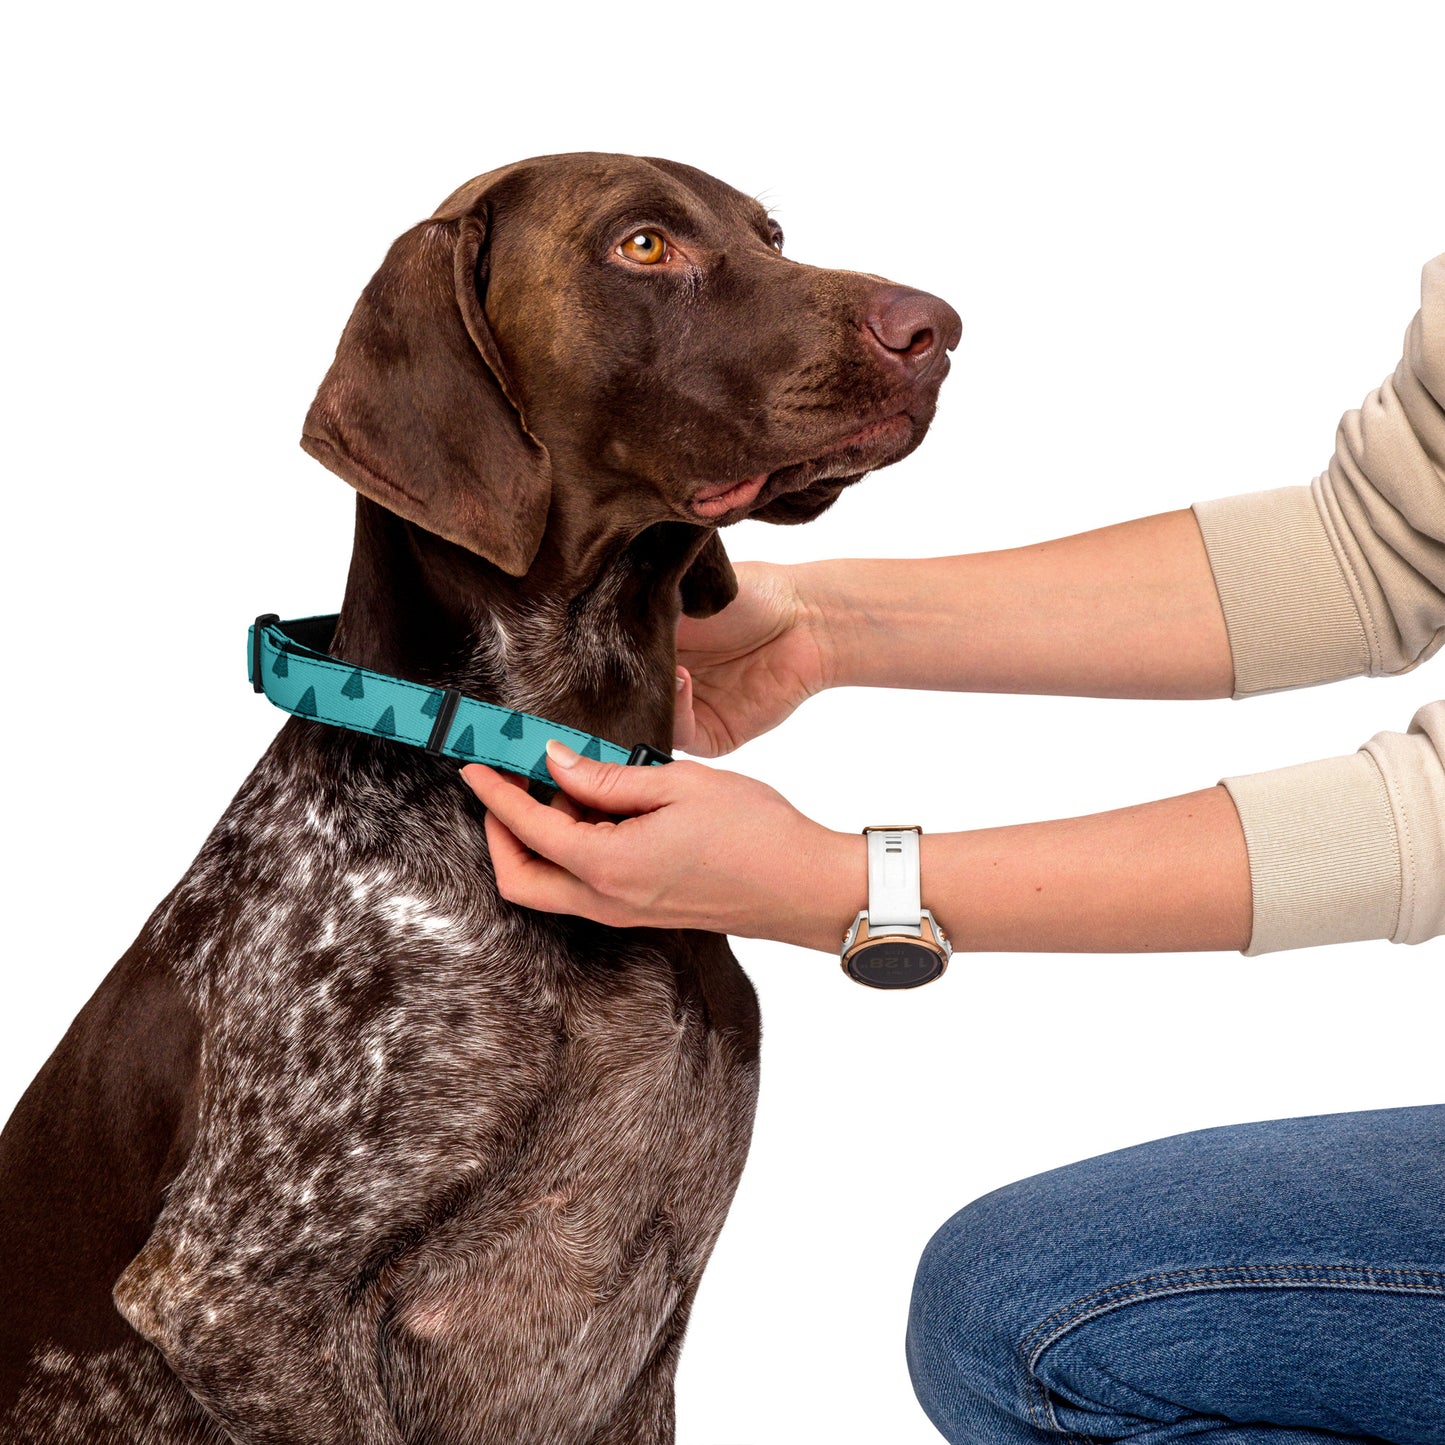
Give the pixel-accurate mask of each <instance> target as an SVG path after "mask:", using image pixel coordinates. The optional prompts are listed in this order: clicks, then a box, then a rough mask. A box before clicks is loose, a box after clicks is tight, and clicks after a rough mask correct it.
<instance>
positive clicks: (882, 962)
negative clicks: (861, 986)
mask: <svg viewBox="0 0 1445 1445" xmlns="http://www.w3.org/2000/svg"><path fill="white" fill-rule="evenodd" d="M946 962H947V961H946V960H945V959H943V958H940V957H939V955H938V954H937V953H935V952H934V951H933V950H932V949H931V948H928V947H926V946H925V945H924V944H921V943H913V942H911V941H910V940H908V939H906V938H889V939H880V940H879V942H877V943H869V944H866V945H865V946H864V947H862V948H860V949H859V950H858V952H857V953H853V954H850V955H849V956H848V958H847V959H845V960H844V964H843V966H844V968H846V969H847V971H848V975H849V977H850V978H855V979H857V980H858V982H859V983H866V984H868V985H869V986H870V987H871V988H917V987H918V985H919V984H921V983H932V982H933V980H934V979H936V978H937V977H939V975H940V974H942V972H943V970H944V967H945V965H946Z"/></svg>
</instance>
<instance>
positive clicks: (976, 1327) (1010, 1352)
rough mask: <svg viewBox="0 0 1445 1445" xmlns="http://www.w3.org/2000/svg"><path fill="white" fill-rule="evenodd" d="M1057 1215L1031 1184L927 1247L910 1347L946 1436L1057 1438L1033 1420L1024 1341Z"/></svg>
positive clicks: (990, 1443) (1002, 1442)
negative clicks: (1039, 1263)
mask: <svg viewBox="0 0 1445 1445" xmlns="http://www.w3.org/2000/svg"><path fill="white" fill-rule="evenodd" d="M1025 1183H1027V1181H1025ZM1036 1203H1037V1204H1038V1205H1041V1206H1042V1205H1044V1204H1045V1201H1036ZM1049 1218H1050V1216H1049V1214H1048V1213H1047V1212H1046V1211H1045V1212H1044V1213H1043V1214H1040V1213H1039V1211H1038V1210H1037V1209H1035V1208H1034V1207H1033V1205H1031V1203H1030V1201H1029V1200H1028V1199H1027V1198H1026V1197H1025V1195H1024V1193H1023V1186H1022V1185H1017V1184H1016V1185H1011V1186H1010V1187H1009V1188H1008V1189H1007V1190H1000V1191H998V1193H997V1194H993V1195H988V1196H986V1197H985V1198H983V1199H978V1200H975V1201H974V1202H973V1203H972V1204H969V1205H967V1206H966V1207H965V1208H963V1209H960V1210H959V1211H958V1213H957V1214H955V1215H954V1216H953V1217H952V1218H951V1219H949V1220H948V1221H947V1222H946V1223H945V1224H944V1225H943V1226H942V1227H941V1228H940V1229H939V1230H938V1231H937V1232H936V1233H935V1234H934V1236H933V1237H932V1239H930V1240H929V1241H928V1244H927V1245H926V1246H925V1247H924V1250H923V1254H922V1257H921V1258H920V1260H919V1263H918V1270H917V1273H916V1275H915V1277H914V1283H913V1296H912V1300H911V1302H910V1305H909V1311H908V1332H907V1338H906V1343H905V1351H906V1354H907V1359H908V1370H909V1375H910V1377H911V1378H912V1381H913V1389H914V1393H915V1394H916V1395H917V1396H918V1402H919V1404H920V1405H922V1407H923V1409H924V1411H925V1413H926V1414H927V1415H928V1417H929V1419H930V1420H932V1421H933V1423H934V1425H935V1426H936V1427H937V1429H938V1430H939V1432H940V1433H941V1434H942V1435H943V1436H944V1437H945V1439H948V1440H950V1441H956V1442H964V1441H967V1442H969V1445H1035V1442H1039V1441H1042V1440H1045V1439H1046V1438H1048V1437H1046V1436H1045V1435H1044V1434H1043V1433H1042V1432H1041V1431H1039V1430H1038V1429H1037V1428H1036V1427H1035V1425H1034V1423H1033V1421H1032V1419H1031V1415H1032V1411H1031V1403H1030V1393H1031V1390H1030V1383H1029V1380H1028V1378H1027V1370H1026V1367H1025V1365H1024V1361H1023V1359H1022V1356H1021V1355H1020V1353H1019V1351H1018V1341H1019V1340H1020V1339H1021V1338H1022V1337H1023V1335H1024V1334H1025V1333H1026V1332H1027V1330H1028V1327H1029V1322H1030V1321H1029V1314H1030V1311H1031V1309H1032V1301H1033V1300H1034V1299H1036V1298H1037V1297H1038V1293H1039V1286H1040V1282H1038V1281H1031V1280H1029V1279H1027V1278H1026V1275H1027V1273H1028V1270H1029V1263H1030V1261H1031V1260H1032V1259H1035V1258H1037V1248H1036V1247H1037V1243H1038V1242H1039V1241H1040V1240H1041V1238H1042V1236H1044V1235H1046V1234H1047V1233H1049ZM1026 1221H1027V1225H1028V1226H1029V1227H1026V1228H1025V1229H1024V1231H1023V1234H1024V1235H1027V1234H1033V1235H1034V1238H1033V1240H1029V1239H1027V1238H1024V1237H1021V1234H1020V1229H1019V1226H1020V1224H1024V1223H1025V1222H1026ZM1052 1438H1053V1440H1054V1441H1055V1442H1056V1441H1057V1438H1058V1437H1057V1436H1056V1435H1055V1436H1053V1437H1052Z"/></svg>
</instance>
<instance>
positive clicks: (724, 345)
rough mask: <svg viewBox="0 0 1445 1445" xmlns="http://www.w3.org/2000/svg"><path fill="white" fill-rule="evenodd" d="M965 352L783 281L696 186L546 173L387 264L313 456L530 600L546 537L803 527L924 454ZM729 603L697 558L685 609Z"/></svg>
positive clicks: (581, 543) (754, 239)
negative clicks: (951, 366) (515, 582)
mask: <svg viewBox="0 0 1445 1445" xmlns="http://www.w3.org/2000/svg"><path fill="white" fill-rule="evenodd" d="M959 331H960V323H959V319H958V316H957V315H956V314H955V312H954V311H953V309H952V308H951V307H950V306H948V305H947V304H946V303H945V302H943V301H940V300H939V299H938V298H937V297H934V296H929V295H927V294H926V293H923V292H919V291H911V290H908V289H906V288H904V287H901V286H897V285H894V284H892V283H890V282H887V281H884V280H882V279H881V278H879V277H877V276H869V275H863V274H859V273H857V272H852V271H832V270H823V269H820V268H817V267H813V266H804V265H800V264H799V263H798V262H796V261H793V260H790V259H789V258H788V257H787V256H786V255H785V254H784V252H783V244H782V232H781V231H780V230H779V228H778V226H777V224H776V223H775V222H774V221H772V220H771V219H770V218H769V216H768V214H767V212H766V210H765V209H764V208H763V207H762V206H761V205H759V204H758V202H756V201H755V200H753V199H751V198H750V197H748V196H745V195H743V194H742V193H741V192H739V191H735V190H733V189H732V188H731V187H729V186H726V185H724V184H723V183H722V182H720V181H717V180H714V179H713V178H712V177H711V176H709V175H706V174H705V173H703V172H702V171H698V170H694V169H693V168H692V167H690V166H684V165H679V164H677V163H676V162H673V161H664V160H653V159H642V158H638V157H634V156H617V155H594V154H579V155H564V156H544V157H541V158H539V159H535V160H530V161H522V162H520V163H518V164H516V165H513V166H509V167H506V168H505V169H503V170H499V171H493V172H491V173H489V174H487V175H483V176H478V177H476V178H475V179H474V180H471V181H468V182H467V183H466V185H464V186H462V187H461V188H460V189H458V190H456V191H454V192H453V193H452V194H451V195H450V196H449V197H448V198H447V199H446V200H445V201H444V202H443V203H442V205H441V206H440V207H439V208H438V209H437V211H436V212H435V213H434V214H433V215H432V217H431V218H430V219H429V220H426V221H423V222H422V223H421V224H419V225H417V226H414V227H412V229H411V230H409V231H407V232H406V233H405V234H404V235H402V236H401V237H399V238H398V239H397V240H396V242H395V243H394V244H393V245H392V247H391V249H390V251H389V252H388V253H387V256H386V259H385V261H384V262H383V263H382V265H381V269H380V270H379V271H377V273H376V275H375V276H374V277H373V278H372V279H371V282H370V283H369V284H368V286H367V287H366V290H365V291H364V292H363V293H362V296H361V299H360V301H358V302H357V305H356V309H355V310H354V311H353V313H352V316H351V319H350V321H349V322H348V323H347V326H346V330H345V332H344V334H343V335H342V338H341V342H340V344H339V346H338V347H337V352H336V360H335V361H334V363H333V364H332V367H331V369H330V371H329V372H328V373H327V375H326V377H325V379H324V380H323V382H322V384H321V387H320V390H319V391H318V392H317V395H316V400H315V401H314V402H313V404H312V406H311V410H310V412H309V413H308V415H307V418H306V424H305V427H304V429H303V435H302V441H301V445H302V446H303V447H304V448H305V449H306V450H307V451H308V452H309V453H310V454H311V455H312V456H314V457H316V458H318V459H319V460H320V461H322V462H323V463H325V465H326V466H328V467H330V468H331V469H332V470H333V471H335V472H337V473H339V474H340V475H341V476H342V477H344V478H345V479H346V480H347V481H348V482H350V483H351V484H352V485H353V486H355V487H357V488H358V489H359V490H360V491H361V492H363V493H364V494H366V495H367V496H368V497H370V498H372V499H373V500H374V501H377V502H379V503H381V504H383V505H384V506H386V507H388V508H390V509H391V510H392V511H394V512H396V513H399V514H400V515H401V516H403V517H406V518H408V519H410V520H411V521H413V522H415V523H417V524H419V525H420V526H422V527H425V528H426V529H427V530H429V531H431V532H434V533H437V534H438V535H440V536H442V537H445V538H448V539H449V540H451V541H452V542H455V543H458V544H460V545H461V546H463V547H465V548H467V549H468V550H470V551H472V552H474V553H476V554H478V555H479V556H481V557H483V558H485V559H486V560H487V561H489V562H490V563H492V564H493V565H495V566H496V567H499V568H501V569H502V571H504V572H506V573H509V574H510V575H512V576H514V577H521V576H524V575H526V574H527V573H528V572H529V570H530V569H532V568H533V567H534V565H547V566H555V565H562V564H559V563H557V561H556V558H555V557H554V558H553V559H552V560H551V561H550V562H547V563H542V562H541V560H540V558H539V553H540V552H543V551H545V550H546V549H544V548H543V541H544V538H553V537H555V538H556V539H557V542H556V546H555V547H554V548H553V549H552V550H553V551H554V552H555V553H556V556H559V557H571V558H572V559H574V560H575V559H576V558H577V557H579V556H584V555H589V554H591V553H592V552H593V551H594V550H595V548H596V546H597V544H598V540H599V538H602V537H604V536H606V537H616V536H619V535H624V536H629V537H630V536H635V535H637V534H639V533H640V532H642V531H644V530H646V529H647V528H650V527H653V526H655V525H656V524H658V523H663V522H672V523H684V524H687V531H688V532H689V533H690V534H691V533H694V532H696V531H697V529H701V528H706V529H712V528H715V527H718V526H721V525H725V524H727V523H730V522H734V521H737V520H739V519H740V518H742V517H745V516H753V517H759V518H762V519H764V520H766V521H772V522H800V521H806V520H808V519H810V518H812V517H814V516H817V515H818V513H820V512H821V511H823V510H824V509H825V508H826V507H828V506H829V505H830V504H831V503H832V502H833V501H834V500H835V499H836V498H837V496H838V494H839V493H840V492H841V491H842V490H843V488H844V487H846V486H848V485H849V484H850V483H851V482H854V481H857V480H858V478H859V477H861V476H863V475H864V474H865V473H866V472H868V471H871V470H873V469H874V468H876V467H880V466H886V465H887V464H888V463H890V462H894V461H897V460H898V459H899V458H900V457H903V456H906V455H907V454H908V453H909V452H910V451H912V450H913V448H914V447H916V446H917V445H918V443H919V442H920V441H921V440H922V438H923V434H924V432H925V431H926V430H927V428H928V424H929V422H930V420H931V419H932V417H933V411H934V406H935V403H936V400H937V395H938V387H939V384H940V382H941V381H942V380H943V377H944V375H945V373H946V372H947V370H948V352H949V350H950V349H952V348H953V347H954V346H955V345H956V344H957V342H958V338H959ZM693 550H694V551H695V550H696V548H695V547H694V549H693ZM732 591H733V583H732V578H731V570H730V569H729V568H728V566H727V560H726V557H725V555H724V554H723V552H722V549H721V547H720V546H718V545H717V543H716V539H715V538H712V537H709V538H708V545H705V546H703V548H702V550H701V552H700V553H698V554H697V560H696V561H695V562H694V563H693V566H692V570H691V571H690V573H689V575H688V577H687V578H685V579H684V581H683V600H684V604H685V605H686V606H687V607H688V610H689V611H693V612H697V613H706V612H708V611H712V610H715V609H716V608H717V607H719V606H722V605H723V604H724V603H726V601H728V600H729V598H730V597H731V595H732Z"/></svg>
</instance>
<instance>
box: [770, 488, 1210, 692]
mask: <svg viewBox="0 0 1445 1445" xmlns="http://www.w3.org/2000/svg"><path fill="white" fill-rule="evenodd" d="M793 571H794V574H795V577H796V581H797V586H798V592H799V596H800V597H801V598H802V599H803V601H804V603H805V606H806V607H807V609H808V612H809V615H810V618H811V619H812V621H811V624H810V625H811V626H812V627H813V628H814V629H815V630H816V631H817V633H818V636H819V642H820V649H821V651H822V654H823V657H824V659H825V661H824V666H825V670H826V677H825V684H826V685H828V686H834V687H847V686H855V687H916V688H937V689H939V690H941V691H967V692H1019V693H1055V694H1067V695H1075V696H1088V697H1157V698H1204V697H1228V696H1230V694H1231V693H1232V692H1233V688H1234V671H1233V664H1232V661H1231V657H1230V647H1229V636H1228V633H1227V632H1226V630H1225V624H1224V614H1223V611H1222V610H1221V608H1220V604H1219V597H1218V594H1217V592H1216V590H1215V585H1214V577H1213V574H1212V572H1211V571H1210V567H1209V559H1208V556H1207V554H1206V552H1205V550H1204V543H1203V539H1202V538H1201V537H1200V534H1199V528H1198V525H1197V524H1196V522H1195V520H1194V515H1193V513H1192V512H1189V511H1179V512H1166V513H1163V514H1162V515H1159V516H1154V517H1143V518H1140V519H1139V520H1137V521H1132V522H1123V523H1120V524H1119V525H1117V526H1112V527H1103V528H1100V529H1099V530H1097V531H1093V532H1083V533H1080V534H1079V535H1077V536H1073V537H1062V538H1059V539H1058V540H1056V541H1050V542H1041V543H1037V544H1035V545H1033V546H1028V547H1015V548H1011V549H1009V550H1007V551H1000V552H979V553H974V554H971V555H967V556H961V557H935V558H926V559H920V560H899V561H878V560H860V561H852V560H848V561H828V562H817V563H808V564H804V565H802V566H800V567H797V568H795V569H793Z"/></svg>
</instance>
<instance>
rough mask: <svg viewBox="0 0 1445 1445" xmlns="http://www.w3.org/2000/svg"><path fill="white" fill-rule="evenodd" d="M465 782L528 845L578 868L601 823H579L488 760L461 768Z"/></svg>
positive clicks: (489, 811) (534, 849)
mask: <svg viewBox="0 0 1445 1445" xmlns="http://www.w3.org/2000/svg"><path fill="white" fill-rule="evenodd" d="M461 775H462V779H463V781H465V783H466V785H467V786H468V787H469V788H470V789H471V790H472V792H474V793H475V794H476V795H477V797H479V798H480V799H481V800H482V802H483V803H484V804H485V805H486V808H487V812H488V813H494V814H496V816H497V817H498V818H499V819H500V820H501V821H502V822H503V823H504V824H505V825H506V826H507V828H508V829H510V830H511V832H513V833H514V834H515V835H516V836H517V837H518V838H519V839H520V840H521V841H522V842H523V843H525V844H526V845H527V847H528V848H530V849H531V850H532V852H534V853H540V854H541V855H542V856H543V857H544V858H550V859H552V860H553V861H554V862H557V863H561V864H562V865H563V867H565V868H566V869H567V870H568V871H569V872H577V871H579V868H580V866H581V865H582V864H583V862H584V860H585V859H586V858H587V857H588V855H589V852H590V848H589V845H590V844H591V843H592V839H593V835H594V833H595V832H596V831H597V828H598V825H597V824H594V823H579V822H578V821H577V820H576V819H574V818H570V817H568V816H567V814H566V813H564V812H563V811H562V810H561V809H560V808H549V807H548V806H547V805H546V804H545V803H539V802H538V801H537V800H536V798H534V797H532V795H531V794H530V793H528V792H527V791H526V789H525V788H520V787H517V786H516V785H515V784H514V783H511V782H509V781H508V780H507V779H506V778H504V777H503V776H502V775H501V774H500V773H499V772H497V771H496V769H495V768H489V767H488V766H487V765H486V764H485V763H468V764H467V765H466V766H465V767H464V768H462V769H461Z"/></svg>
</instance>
